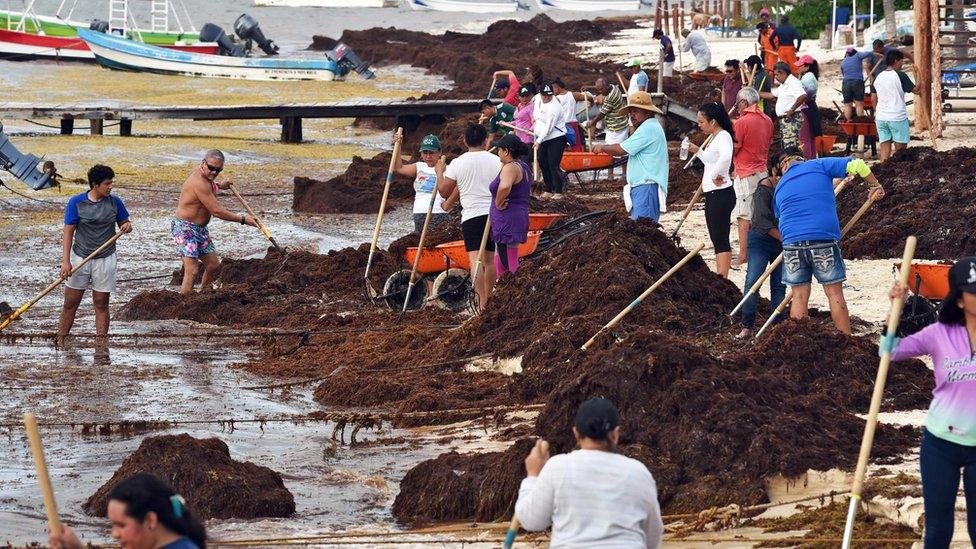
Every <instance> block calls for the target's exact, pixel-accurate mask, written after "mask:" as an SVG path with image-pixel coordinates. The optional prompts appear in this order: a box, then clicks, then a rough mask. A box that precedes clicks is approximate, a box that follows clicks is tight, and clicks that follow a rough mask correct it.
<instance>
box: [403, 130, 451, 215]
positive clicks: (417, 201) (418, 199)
mask: <svg viewBox="0 0 976 549" xmlns="http://www.w3.org/2000/svg"><path fill="white" fill-rule="evenodd" d="M440 158H441V140H440V139H438V138H437V136H436V135H434V134H430V135H428V136H426V137H424V138H423V140H421V142H420V162H416V163H413V164H406V165H404V164H403V159H402V158H400V157H399V156H397V157H396V158H395V159H394V160H393V170H394V171H395V172H396V173H397V174H398V175H402V176H404V177H411V178H413V189H414V191H415V192H416V193H417V194H416V195H415V196H414V199H413V228H414V231H416V232H418V233H419V232H420V231H421V229H423V227H424V218H425V217H427V207H428V206H429V205H430V197H431V194H434V195H436V196H435V198H434V212H433V215H431V217H430V223H431V225H436V224H438V223H444V222H446V221H450V220H451V216H450V214H448V213H447V210H445V209H443V203H444V199H443V198H441V197H440V195H438V194H437V174H436V173H435V172H434V167H435V166H437V161H438V160H440Z"/></svg>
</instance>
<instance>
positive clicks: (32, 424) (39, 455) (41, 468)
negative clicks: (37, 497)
mask: <svg viewBox="0 0 976 549" xmlns="http://www.w3.org/2000/svg"><path fill="white" fill-rule="evenodd" d="M24 427H25V428H26V429H27V440H28V442H29V443H30V449H31V454H32V455H33V456H34V468H35V469H37V480H38V481H39V482H40V483H41V494H42V495H43V496H44V509H45V510H46V511H47V526H48V529H49V530H50V531H51V534H53V535H54V537H56V538H60V537H61V521H60V520H59V519H58V504H57V501H55V499H54V489H52V488H51V477H50V475H49V474H48V471H47V461H45V460H44V446H43V445H42V444H41V434H40V432H39V431H38V429H37V418H36V417H34V414H24Z"/></svg>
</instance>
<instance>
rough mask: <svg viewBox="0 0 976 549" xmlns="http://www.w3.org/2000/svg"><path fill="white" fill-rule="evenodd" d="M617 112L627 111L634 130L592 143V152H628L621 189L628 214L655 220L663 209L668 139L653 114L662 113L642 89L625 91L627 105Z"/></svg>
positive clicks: (665, 196)
mask: <svg viewBox="0 0 976 549" xmlns="http://www.w3.org/2000/svg"><path fill="white" fill-rule="evenodd" d="M620 112H621V114H629V115H630V120H631V121H632V122H633V124H634V133H633V134H631V136H630V137H628V138H627V140H626V141H624V142H623V143H619V144H614V145H594V146H593V152H596V153H599V152H604V153H609V154H612V155H614V156H623V155H628V156H627V185H626V186H625V187H624V193H625V195H626V196H629V197H630V202H631V205H632V206H631V209H630V217H631V219H639V218H641V217H647V218H650V219H653V220H654V221H657V220H658V218H660V216H661V212H663V211H665V210H666V209H667V206H666V204H665V202H666V200H667V197H668V143H667V140H666V139H665V137H664V128H662V127H661V123H660V122H658V121H657V119H656V118H655V117H654V115H655V114H664V113H663V112H661V109H659V108H657V107H656V106H654V103H653V101H652V100H651V94H649V93H647V92H644V91H638V92H634V93H632V94H630V95H628V96H627V106H626V107H624V108H622V109H620Z"/></svg>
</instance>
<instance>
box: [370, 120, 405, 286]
mask: <svg viewBox="0 0 976 549" xmlns="http://www.w3.org/2000/svg"><path fill="white" fill-rule="evenodd" d="M402 144H403V128H397V131H396V138H395V139H394V143H393V156H392V157H390V169H389V170H388V171H387V172H386V185H385V186H384V187H383V198H382V199H381V200H380V211H379V212H378V213H377V214H376V226H375V227H373V241H372V242H371V243H370V245H369V258H368V259H367V260H366V273H365V274H364V275H363V282H364V283H365V285H366V292H367V293H368V295H369V298H370V299H371V300H375V299H376V296H377V295H378V294H377V293H376V290H375V289H373V285H372V284H370V283H369V271H370V270H371V269H372V268H373V255H374V254H375V253H376V242H377V241H378V240H379V238H380V228H381V227H382V226H383V214H384V213H385V212H386V199H387V198H388V197H389V196H390V185H392V184H393V167H394V166H395V165H396V159H397V157H398V156H399V155H400V145H402Z"/></svg>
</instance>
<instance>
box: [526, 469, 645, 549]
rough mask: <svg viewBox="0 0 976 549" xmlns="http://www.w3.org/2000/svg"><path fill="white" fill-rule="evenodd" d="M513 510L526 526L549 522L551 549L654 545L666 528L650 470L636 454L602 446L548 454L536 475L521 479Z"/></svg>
mask: <svg viewBox="0 0 976 549" xmlns="http://www.w3.org/2000/svg"><path fill="white" fill-rule="evenodd" d="M515 514H516V515H517V516H518V518H519V521H520V522H521V523H522V527H523V528H525V529H526V530H529V531H536V532H538V531H541V530H545V529H546V528H548V527H549V525H550V524H551V525H552V541H551V543H550V545H549V546H550V547H552V548H554V549H558V548H560V547H564V548H565V547H613V548H616V549H655V548H657V547H658V546H660V544H661V536H662V535H663V533H664V525H663V524H662V522H661V507H660V505H659V504H658V501H657V485H656V484H655V482H654V477H652V476H651V472H650V471H648V470H647V467H644V464H643V463H641V462H639V461H637V460H635V459H631V458H629V457H626V456H622V455H620V454H614V453H611V452H603V451H600V450H576V451H574V452H570V453H568V454H559V455H555V456H553V457H551V458H549V461H547V462H546V464H545V466H544V467H543V468H542V472H541V473H539V476H538V477H526V478H525V479H523V480H522V485H521V486H520V487H519V495H518V501H517V502H516V503H515Z"/></svg>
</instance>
